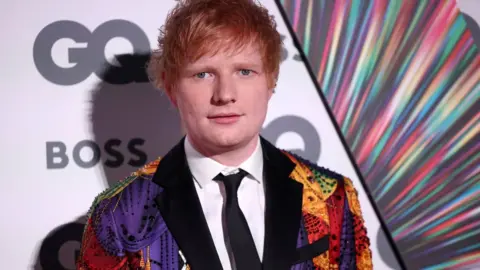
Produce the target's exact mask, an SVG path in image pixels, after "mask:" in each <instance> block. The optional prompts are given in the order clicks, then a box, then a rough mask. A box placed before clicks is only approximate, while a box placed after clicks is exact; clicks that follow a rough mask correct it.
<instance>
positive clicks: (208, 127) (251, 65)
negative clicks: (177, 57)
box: [170, 45, 273, 150]
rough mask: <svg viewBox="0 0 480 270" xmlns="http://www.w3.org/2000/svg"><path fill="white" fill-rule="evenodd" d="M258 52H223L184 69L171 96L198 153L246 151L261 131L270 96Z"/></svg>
mask: <svg viewBox="0 0 480 270" xmlns="http://www.w3.org/2000/svg"><path fill="white" fill-rule="evenodd" d="M267 77H268V76H267V74H265V71H264V66H263V62H262V57H261V53H260V51H259V50H258V49H257V47H256V46H253V45H248V46H245V47H244V48H243V49H242V50H241V51H238V52H235V53H232V52H225V51H220V52H218V53H217V54H215V55H214V56H204V57H202V58H200V59H199V60H198V61H196V62H193V63H190V64H188V65H186V66H185V68H184V69H183V71H182V72H181V75H180V77H179V79H178V81H177V83H176V87H175V89H173V91H171V94H170V98H171V99H172V101H173V103H174V104H175V105H176V106H177V108H178V110H179V113H180V116H181V118H182V121H183V124H184V126H185V129H186V131H187V134H188V136H189V137H190V138H191V139H192V140H193V141H194V143H196V144H197V145H200V146H199V147H205V148H209V149H211V150H222V149H224V150H229V149H231V148H235V147H239V146H242V145H247V144H248V143H249V142H251V141H252V140H253V139H256V136H257V135H258V133H259V132H260V129H261V128H262V124H263V122H264V120H265V116H266V113H267V107H268V101H269V99H270V97H271V95H272V90H273V89H269V88H268V79H267Z"/></svg>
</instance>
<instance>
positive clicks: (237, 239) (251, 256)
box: [215, 169, 262, 270]
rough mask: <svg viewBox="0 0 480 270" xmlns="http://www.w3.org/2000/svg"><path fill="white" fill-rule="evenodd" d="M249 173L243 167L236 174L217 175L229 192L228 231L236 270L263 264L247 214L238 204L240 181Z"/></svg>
mask: <svg viewBox="0 0 480 270" xmlns="http://www.w3.org/2000/svg"><path fill="white" fill-rule="evenodd" d="M247 174H248V173H247V172H246V171H244V170H242V169H240V171H239V172H238V173H236V174H231V175H228V176H225V175H223V174H219V175H217V177H215V179H216V180H219V181H222V182H223V183H224V185H225V190H226V192H227V203H226V205H225V216H226V223H227V232H228V237H229V240H230V246H231V248H232V252H233V257H234V261H235V266H236V267H235V269H236V270H260V269H261V268H262V264H261V262H260V258H259V256H258V253H257V249H256V248H255V242H254V241H253V237H252V234H251V233H250V229H249V228H248V224H247V221H246V219H245V216H244V215H243V213H242V210H241V209H240V206H239V205H238V196H237V191H238V187H239V186H240V182H241V181H242V179H243V178H244V177H245V176H246V175H247Z"/></svg>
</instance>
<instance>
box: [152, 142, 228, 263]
mask: <svg viewBox="0 0 480 270" xmlns="http://www.w3.org/2000/svg"><path fill="white" fill-rule="evenodd" d="M184 140H185V138H183V139H182V140H181V141H180V143H178V144H177V145H176V146H175V147H174V148H173V149H172V150H171V151H170V152H169V153H168V154H167V155H166V156H165V157H163V159H162V160H161V161H160V164H159V166H158V168H157V171H156V172H155V174H154V176H153V179H152V181H153V182H154V183H156V184H158V185H160V186H161V187H163V188H164V190H163V191H162V192H161V193H160V194H159V195H158V196H157V197H156V198H155V202H156V204H157V206H158V208H159V210H160V213H161V214H162V217H163V219H164V220H165V223H166V224H167V227H168V229H169V230H170V232H171V233H172V235H173V237H174V238H175V241H176V242H177V244H178V246H179V248H180V250H182V252H183V254H184V255H185V259H186V260H187V263H188V264H189V265H190V266H191V267H192V269H195V270H202V269H205V270H217V269H218V270H221V269H222V266H221V263H220V259H219V257H218V254H217V252H216V249H215V245H214V243H213V240H212V237H211V234H210V230H209V229H208V225H207V221H206V220H205V216H204V215H203V211H202V206H201V204H200V201H199V199H198V195H197V192H196V190H195V186H194V183H193V179H192V175H191V172H190V169H189V168H188V164H187V160H186V157H185V149H184Z"/></svg>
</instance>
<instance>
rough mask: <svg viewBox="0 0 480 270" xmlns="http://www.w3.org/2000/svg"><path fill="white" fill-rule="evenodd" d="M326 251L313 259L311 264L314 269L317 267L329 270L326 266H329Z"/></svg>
mask: <svg viewBox="0 0 480 270" xmlns="http://www.w3.org/2000/svg"><path fill="white" fill-rule="evenodd" d="M328 253H329V252H328V251H326V252H325V253H323V254H320V255H318V256H317V257H315V258H313V264H314V265H315V266H316V267H319V268H320V269H329V268H328V266H329V265H330V263H329V257H330V256H329V255H328Z"/></svg>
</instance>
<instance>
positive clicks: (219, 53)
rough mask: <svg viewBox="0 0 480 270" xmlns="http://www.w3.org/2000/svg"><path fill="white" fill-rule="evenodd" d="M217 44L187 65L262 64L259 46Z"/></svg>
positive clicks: (252, 43) (252, 44)
mask: <svg viewBox="0 0 480 270" xmlns="http://www.w3.org/2000/svg"><path fill="white" fill-rule="evenodd" d="M222 43H223V44H218V45H220V46H218V47H217V48H215V47H213V48H212V49H211V50H210V51H206V52H204V53H203V55H202V56H200V57H199V58H198V59H196V60H194V61H190V63H189V65H190V66H191V65H204V64H210V65H211V64H215V63H218V64H222V65H225V64H236V63H251V64H257V65H261V64H262V52H261V50H260V48H259V46H258V45H257V44H256V43H254V42H250V43H247V44H244V45H241V46H239V45H235V44H225V43H224V42H222Z"/></svg>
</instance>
